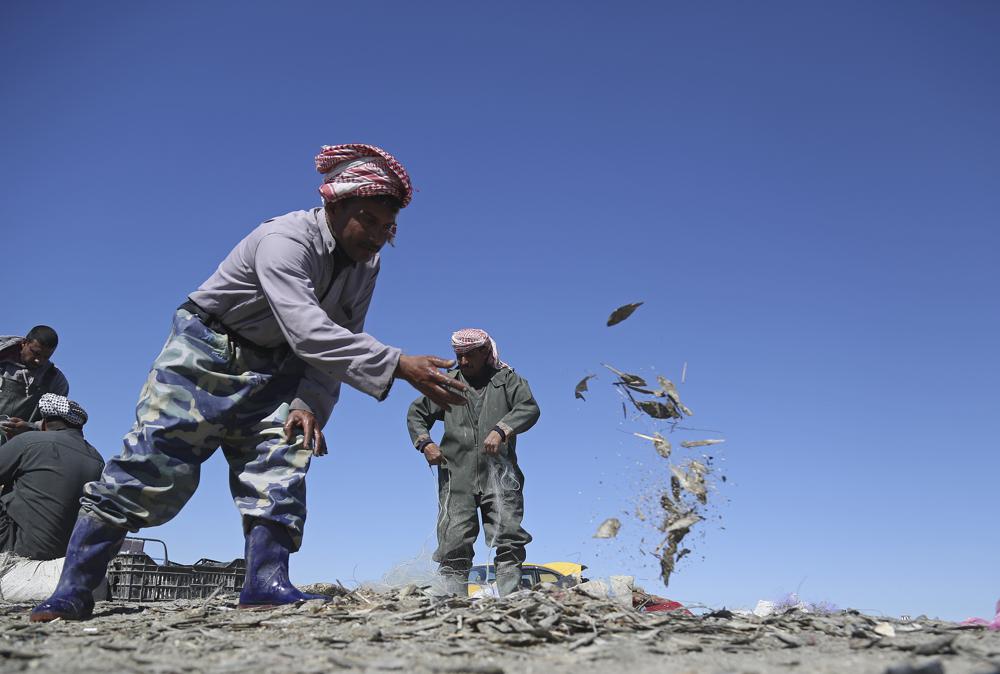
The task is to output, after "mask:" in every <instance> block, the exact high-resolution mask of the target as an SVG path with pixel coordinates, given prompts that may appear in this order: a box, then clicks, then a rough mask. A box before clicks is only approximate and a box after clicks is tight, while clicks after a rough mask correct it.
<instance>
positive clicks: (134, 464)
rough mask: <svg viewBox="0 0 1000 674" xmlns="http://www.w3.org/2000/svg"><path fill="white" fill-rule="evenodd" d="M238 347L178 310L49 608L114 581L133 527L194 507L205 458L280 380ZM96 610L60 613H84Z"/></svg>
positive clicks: (87, 500) (91, 494)
mask: <svg viewBox="0 0 1000 674" xmlns="http://www.w3.org/2000/svg"><path fill="white" fill-rule="evenodd" d="M235 349H236V347H235V345H234V344H232V343H231V342H230V340H229V339H228V338H227V337H226V336H225V335H221V334H219V333H216V332H214V331H212V330H209V329H208V328H206V327H205V326H204V325H203V324H202V323H201V321H200V320H198V318H197V317H195V316H193V315H192V314H191V313H189V312H187V311H185V310H183V309H182V310H178V311H177V313H176V314H174V320H173V330H172V332H171V334H170V337H169V338H168V339H167V342H166V344H165V345H164V347H163V350H162V351H161V352H160V355H159V356H158V357H157V359H156V361H155V362H154V363H153V369H152V371H151V372H150V373H149V377H148V378H147V380H146V385H145V386H144V387H143V390H142V393H141V395H140V398H139V404H138V405H137V407H136V423H135V425H134V426H133V427H132V430H131V431H130V432H129V433H128V435H126V436H125V443H124V449H123V451H122V453H121V455H120V456H117V457H115V458H113V459H111V460H110V461H109V462H108V463H107V465H106V466H105V468H104V473H103V474H102V476H101V479H100V480H98V481H96V482H90V483H88V484H87V485H86V486H85V487H84V497H83V499H82V503H83V505H82V508H81V512H80V518H79V519H78V521H77V526H76V528H75V529H74V536H73V538H71V540H70V546H69V548H68V549H67V552H66V556H67V560H66V564H65V565H64V566H63V574H62V577H61V578H60V587H61V588H63V590H62V591H60V589H58V588H57V591H56V594H54V595H53V596H52V597H51V598H50V601H49V602H45V603H43V605H42V606H44V605H45V604H48V603H51V600H54V599H60V600H63V601H64V603H65V602H71V603H73V604H74V605H76V604H79V603H80V602H84V599H83V595H84V594H85V593H87V594H89V592H91V591H93V589H94V587H96V584H95V583H99V582H100V580H101V579H102V578H103V577H104V573H105V572H106V570H107V564H108V561H110V559H111V557H113V556H114V553H115V552H116V551H117V547H120V545H121V538H123V537H124V535H125V533H126V531H133V532H135V531H138V530H139V529H140V528H141V527H147V526H156V525H158V524H163V523H164V522H167V521H169V520H170V519H171V518H173V517H174V515H176V514H177V513H178V512H179V511H180V509H181V507H182V506H183V505H184V504H185V503H187V501H188V499H189V498H190V497H191V495H192V494H193V493H194V490H195V488H196V487H197V486H198V479H199V476H200V471H201V464H202V463H203V462H204V461H205V460H206V459H207V458H208V457H209V456H211V455H212V453H213V452H214V451H215V449H216V448H217V447H218V446H219V444H220V442H221V441H222V438H223V436H224V434H225V423H224V420H225V419H226V417H227V416H229V413H230V411H231V410H232V408H233V406H234V405H236V404H238V403H239V402H240V401H241V400H243V399H245V398H246V397H248V396H250V395H252V394H253V393H254V392H255V391H257V390H258V389H260V388H261V387H262V386H264V385H266V383H267V382H268V381H269V380H270V374H268V373H267V372H266V371H265V372H255V371H253V370H251V369H249V368H247V367H246V364H245V363H241V362H239V360H240V359H239V358H238V353H237V352H236V350H235ZM78 534H79V535H78ZM115 541H117V542H115ZM112 548H114V551H113V552H111V554H110V556H108V554H107V553H108V551H109V550H111V549H112ZM98 567H101V568H100V569H98ZM83 570H85V571H86V573H84V572H83ZM98 571H99V573H98ZM64 579H65V580H66V582H63V581H64ZM74 579H75V580H74ZM71 580H72V581H73V582H70V581H71ZM91 584H95V585H94V587H88V586H89V585H91ZM60 592H61V594H60ZM64 595H65V596H64ZM71 600H72V601H71ZM91 605H92V604H91ZM42 606H40V607H39V609H41V608H42ZM36 611H37V609H36ZM49 613H52V612H51V611H50V612H49ZM89 613H90V609H87V610H84V611H82V612H77V613H76V614H67V615H65V616H60V615H56V617H65V618H77V619H79V618H81V617H87V616H88V615H89ZM49 619H51V618H49Z"/></svg>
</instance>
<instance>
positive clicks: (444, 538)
mask: <svg viewBox="0 0 1000 674" xmlns="http://www.w3.org/2000/svg"><path fill="white" fill-rule="evenodd" d="M451 344H452V347H454V349H455V356H456V358H457V359H458V369H456V370H453V371H451V372H449V373H448V376H450V377H453V378H455V379H457V380H458V381H460V382H462V383H464V384H466V385H467V386H468V389H467V390H466V393H465V395H466V399H467V402H466V404H465V405H464V406H458V405H453V406H452V407H451V409H449V410H444V409H442V408H441V407H440V406H439V405H437V404H436V403H434V402H433V401H432V400H430V399H429V398H428V397H427V396H421V397H420V398H418V399H417V400H415V401H414V402H413V404H411V405H410V409H409V413H408V414H407V416H406V425H407V429H408V430H409V432H410V439H412V440H413V444H414V446H415V447H416V448H417V450H418V451H420V452H422V453H423V455H424V458H426V459H427V463H428V464H430V465H432V466H437V467H438V523H437V538H438V548H437V550H436V551H435V553H434V561H436V562H438V564H440V567H439V572H440V573H441V576H442V577H443V581H444V586H445V589H446V590H447V591H448V592H449V593H452V594H464V593H465V584H466V582H467V580H468V575H469V569H470V568H471V566H472V554H473V545H474V544H475V542H476V538H477V537H478V536H479V514H480V513H481V514H482V518H483V528H484V529H485V531H486V542H487V544H488V545H489V546H490V547H492V548H495V550H496V557H495V561H494V563H495V565H496V579H497V591H498V593H499V594H500V596H501V597H502V596H504V595H507V594H510V593H511V592H514V591H515V590H517V589H518V585H519V583H520V580H521V564H523V563H524V558H525V552H524V547H525V546H526V545H527V544H528V543H530V542H531V534H529V533H528V532H527V531H525V530H524V528H523V527H522V526H521V520H522V519H523V517H524V474H523V473H522V472H521V469H520V468H519V467H518V465H517V453H516V451H515V449H516V446H517V436H519V435H520V434H521V433H524V432H525V431H527V430H528V429H529V428H531V427H532V426H534V425H535V422H536V421H538V416H539V410H538V403H536V402H535V398H534V396H532V394H531V389H530V388H528V382H527V380H525V379H524V378H523V377H521V376H520V375H518V374H517V373H516V372H514V370H512V369H511V368H510V366H508V365H507V364H506V363H504V362H503V361H501V360H500V357H499V355H498V353H497V346H496V342H494V341H493V339H492V338H491V337H490V336H489V334H487V333H486V332H485V331H484V330H479V329H476V328H467V329H465V330H459V331H458V332H456V333H455V334H453V335H452V337H451ZM435 421H443V422H444V435H443V436H442V437H441V442H440V444H438V443H436V442H434V441H433V440H432V439H431V436H430V430H431V427H432V426H433V425H434V422H435Z"/></svg>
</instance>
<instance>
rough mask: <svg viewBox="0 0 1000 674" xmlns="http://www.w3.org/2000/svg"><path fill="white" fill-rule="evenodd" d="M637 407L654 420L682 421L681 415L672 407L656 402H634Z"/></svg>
mask: <svg viewBox="0 0 1000 674" xmlns="http://www.w3.org/2000/svg"><path fill="white" fill-rule="evenodd" d="M632 402H633V403H634V404H635V406H636V407H637V408H638V409H639V411H641V412H645V413H646V414H648V415H649V416H651V417H653V418H654V419H680V418H681V415H680V413H678V411H677V409H676V408H675V407H673V406H672V405H664V404H663V403H660V402H656V401H655V400H633V401H632Z"/></svg>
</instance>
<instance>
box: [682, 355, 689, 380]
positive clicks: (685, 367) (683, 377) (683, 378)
mask: <svg viewBox="0 0 1000 674" xmlns="http://www.w3.org/2000/svg"><path fill="white" fill-rule="evenodd" d="M687 374H688V363H687V361H686V360H685V361H684V367H682V368H681V383H682V384H683V383H684V380H686V379H687Z"/></svg>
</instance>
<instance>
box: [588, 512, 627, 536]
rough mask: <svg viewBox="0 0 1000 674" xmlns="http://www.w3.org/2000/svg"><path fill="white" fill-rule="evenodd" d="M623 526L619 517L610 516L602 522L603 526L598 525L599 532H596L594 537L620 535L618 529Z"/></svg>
mask: <svg viewBox="0 0 1000 674" xmlns="http://www.w3.org/2000/svg"><path fill="white" fill-rule="evenodd" d="M621 528H622V523H621V522H620V521H619V520H618V518H617V517H609V518H608V519H606V520H604V521H603V522H601V526H599V527H597V533H595V534H594V538H614V537H615V536H617V535H618V530H619V529H621Z"/></svg>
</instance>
